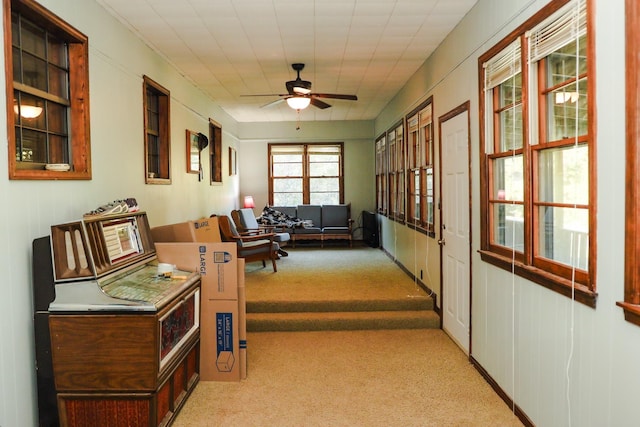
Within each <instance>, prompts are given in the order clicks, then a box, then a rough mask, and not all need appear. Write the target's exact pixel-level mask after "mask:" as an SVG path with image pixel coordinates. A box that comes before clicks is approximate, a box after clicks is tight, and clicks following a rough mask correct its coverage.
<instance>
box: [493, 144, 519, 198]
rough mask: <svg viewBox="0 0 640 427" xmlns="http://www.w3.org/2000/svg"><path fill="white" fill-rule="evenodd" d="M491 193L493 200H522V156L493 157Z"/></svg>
mask: <svg viewBox="0 0 640 427" xmlns="http://www.w3.org/2000/svg"><path fill="white" fill-rule="evenodd" d="M492 166H493V189H492V191H493V193H492V195H491V198H492V199H494V200H496V199H497V200H510V201H519V202H521V201H523V200H524V159H523V156H522V155H521V154H520V155H517V156H509V157H501V158H497V159H494V160H493V162H492Z"/></svg>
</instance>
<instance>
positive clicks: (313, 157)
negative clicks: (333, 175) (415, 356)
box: [309, 154, 340, 163]
mask: <svg viewBox="0 0 640 427" xmlns="http://www.w3.org/2000/svg"><path fill="white" fill-rule="evenodd" d="M339 161H340V156H338V155H337V154H335V155H334V154H310V155H309V162H310V163H315V162H333V163H338V162H339Z"/></svg>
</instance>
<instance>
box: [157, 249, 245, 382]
mask: <svg viewBox="0 0 640 427" xmlns="http://www.w3.org/2000/svg"><path fill="white" fill-rule="evenodd" d="M156 255H157V257H158V261H159V262H166V263H169V264H175V266H176V267H177V268H179V269H180V270H185V271H196V272H198V273H199V274H200V281H201V296H200V301H201V310H200V381H240V371H241V367H242V366H243V364H244V366H245V368H243V370H244V371H245V375H246V346H245V349H244V351H242V352H241V351H240V340H241V339H242V340H243V341H245V342H246V317H245V313H246V308H244V307H245V300H244V260H243V259H242V260H239V259H238V256H237V246H236V244H235V243H197V242H195V243H194V242H191V243H185V242H172V243H170V242H160V243H156ZM238 275H240V276H241V279H240V280H241V281H242V291H239V289H240V288H239V287H238V282H239V281H238ZM240 293H242V296H240ZM240 298H242V301H243V302H242V307H243V308H242V312H243V314H242V316H241V314H240V311H241V310H240V303H239V299H240ZM241 318H242V319H244V326H241ZM241 337H242V338H241ZM243 353H244V354H243Z"/></svg>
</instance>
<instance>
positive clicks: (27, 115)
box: [13, 90, 46, 130]
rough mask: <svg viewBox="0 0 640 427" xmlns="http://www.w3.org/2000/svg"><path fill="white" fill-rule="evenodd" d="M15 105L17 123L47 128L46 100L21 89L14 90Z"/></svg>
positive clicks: (33, 127)
mask: <svg viewBox="0 0 640 427" xmlns="http://www.w3.org/2000/svg"><path fill="white" fill-rule="evenodd" d="M13 94H14V99H15V102H16V103H15V105H14V108H13V112H14V117H15V122H16V125H20V126H26V127H29V128H32V129H39V130H45V129H46V120H45V117H46V113H45V101H44V99H42V98H38V97H35V96H32V95H29V94H26V93H22V92H20V91H17V90H16V91H14V92H13Z"/></svg>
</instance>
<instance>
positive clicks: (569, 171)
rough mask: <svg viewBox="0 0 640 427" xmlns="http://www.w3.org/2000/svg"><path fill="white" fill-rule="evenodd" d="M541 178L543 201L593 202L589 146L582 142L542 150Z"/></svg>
mask: <svg viewBox="0 0 640 427" xmlns="http://www.w3.org/2000/svg"><path fill="white" fill-rule="evenodd" d="M538 178H539V183H538V199H539V201H541V202H546V203H571V204H573V203H575V204H579V205H587V204H589V147H588V146H587V145H586V144H582V145H577V146H576V145H570V146H566V147H560V148H554V149H548V150H542V151H541V152H540V153H539V154H538Z"/></svg>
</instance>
